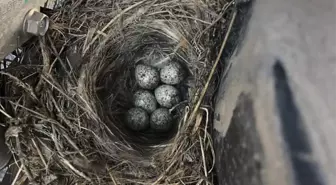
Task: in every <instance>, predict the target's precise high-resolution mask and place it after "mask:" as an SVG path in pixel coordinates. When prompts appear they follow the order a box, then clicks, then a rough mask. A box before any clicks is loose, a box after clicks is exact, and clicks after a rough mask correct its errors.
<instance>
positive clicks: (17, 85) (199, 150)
mask: <svg viewBox="0 0 336 185" xmlns="http://www.w3.org/2000/svg"><path fill="white" fill-rule="evenodd" d="M232 4H233V3H232V2H227V1H225V0H222V1H217V0H207V1H202V0H172V1H166V0H154V1H153V0H142V1H139V0H114V1H105V0H78V1H77V0H66V1H65V2H64V3H63V4H62V6H61V7H60V8H56V9H55V10H53V11H52V12H49V13H51V14H52V15H51V25H50V26H51V27H50V30H49V32H48V33H47V35H46V36H44V37H42V38H40V39H39V40H38V41H36V42H34V43H32V44H31V47H29V48H30V49H27V50H26V53H28V54H27V55H29V56H28V57H26V58H25V59H24V60H25V61H26V62H24V63H23V64H21V65H20V66H18V67H19V68H20V69H18V67H15V68H13V70H8V71H7V72H3V73H2V74H3V75H4V76H6V78H7V79H8V82H7V83H6V96H7V97H6V98H5V99H3V100H2V101H3V106H2V109H1V112H2V113H3V114H4V115H5V117H6V124H7V126H8V130H7V132H6V141H7V144H8V146H9V147H10V150H11V151H12V153H13V156H14V159H15V163H13V164H14V165H17V166H18V168H19V173H17V175H16V177H15V179H14V181H15V182H16V183H18V184H19V182H27V181H29V182H31V183H37V184H212V183H213V180H214V174H213V171H214V152H213V148H212V139H211V133H210V131H211V117H212V112H213V111H212V107H213V105H212V103H213V99H214V93H215V90H216V84H217V81H218V77H219V75H220V72H221V70H220V69H221V68H220V67H221V66H222V65H221V64H220V63H219V60H220V57H219V56H220V55H221V53H222V51H223V46H224V45H222V43H225V42H224V41H223V40H225V38H224V37H225V35H226V31H227V30H228V29H229V27H230V24H229V23H230V20H229V19H230V18H231V13H228V12H229V11H227V10H230V8H231V5H232ZM226 39H227V38H226ZM221 46H222V47H221ZM169 61H178V62H179V63H181V64H182V65H183V66H184V68H185V69H186V71H187V73H188V77H187V79H186V80H185V81H184V82H183V84H182V85H181V86H180V87H179V89H180V90H181V92H182V94H183V99H184V101H183V102H181V103H180V104H178V105H177V106H175V107H173V108H172V109H171V112H173V113H174V115H175V117H177V124H176V127H175V128H174V129H173V130H172V131H171V132H170V133H167V134H158V133H153V132H143V133H138V132H132V131H130V130H128V129H127V128H126V127H125V124H124V122H125V119H124V117H125V116H124V115H125V112H126V111H127V110H128V109H129V108H131V107H132V101H131V100H132V94H133V93H134V91H135V90H136V89H137V88H138V87H137V84H136V82H135V80H134V68H135V65H136V64H138V63H147V64H149V65H153V66H156V67H158V68H159V67H160V66H162V65H164V64H165V63H167V62H169ZM22 69H27V70H22Z"/></svg>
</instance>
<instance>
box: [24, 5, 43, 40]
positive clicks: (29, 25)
mask: <svg viewBox="0 0 336 185" xmlns="http://www.w3.org/2000/svg"><path fill="white" fill-rule="evenodd" d="M48 28H49V17H48V16H46V15H45V14H43V13H41V12H38V11H36V10H32V11H31V12H30V13H28V14H27V16H26V18H25V22H24V32H26V33H29V34H32V35H35V36H44V35H45V33H46V32H47V30H48Z"/></svg>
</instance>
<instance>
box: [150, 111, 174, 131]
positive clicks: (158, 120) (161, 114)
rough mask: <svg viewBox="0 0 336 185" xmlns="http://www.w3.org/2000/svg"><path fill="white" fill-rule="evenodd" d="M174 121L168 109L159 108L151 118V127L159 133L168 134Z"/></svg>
mask: <svg viewBox="0 0 336 185" xmlns="http://www.w3.org/2000/svg"><path fill="white" fill-rule="evenodd" d="M172 120H173V119H172V116H171V114H170V112H169V110H168V109H167V108H159V109H157V110H155V111H154V112H153V113H152V115H151V116H150V127H151V128H152V129H153V130H155V131H158V132H167V131H169V130H170V129H171V128H172Z"/></svg>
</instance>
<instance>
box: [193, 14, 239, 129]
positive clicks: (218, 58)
mask: <svg viewBox="0 0 336 185" xmlns="http://www.w3.org/2000/svg"><path fill="white" fill-rule="evenodd" d="M236 15H237V10H235V11H234V13H233V15H232V19H231V22H230V25H229V28H228V30H227V33H226V35H225V38H224V41H223V43H222V46H221V48H220V51H219V53H218V55H217V59H216V61H215V63H214V65H213V67H212V69H211V72H210V74H209V76H208V80H207V83H206V84H205V86H204V88H203V89H202V91H201V94H200V96H199V99H198V101H197V103H196V105H195V107H194V109H193V111H192V113H191V115H190V117H189V121H188V125H189V124H191V122H192V121H193V120H194V119H195V116H196V113H197V110H198V109H199V107H200V105H201V103H202V101H203V98H204V96H205V94H206V92H207V90H208V88H209V85H210V82H211V80H212V77H213V75H214V73H215V71H216V69H217V65H218V63H219V60H220V59H221V57H222V54H223V51H224V48H225V45H226V43H227V41H228V38H229V35H230V33H231V29H232V26H233V22H234V20H235V19H236Z"/></svg>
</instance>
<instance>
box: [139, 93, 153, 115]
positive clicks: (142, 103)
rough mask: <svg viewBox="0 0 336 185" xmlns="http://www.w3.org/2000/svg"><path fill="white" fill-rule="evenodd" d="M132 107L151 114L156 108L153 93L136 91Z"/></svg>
mask: <svg viewBox="0 0 336 185" xmlns="http://www.w3.org/2000/svg"><path fill="white" fill-rule="evenodd" d="M134 105H135V106H136V107H140V108H142V109H144V110H145V111H147V112H148V113H152V112H154V111H155V110H156V108H157V102H156V99H155V96H154V94H153V93H151V92H149V91H147V90H138V91H137V92H135V93H134Z"/></svg>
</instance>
